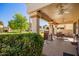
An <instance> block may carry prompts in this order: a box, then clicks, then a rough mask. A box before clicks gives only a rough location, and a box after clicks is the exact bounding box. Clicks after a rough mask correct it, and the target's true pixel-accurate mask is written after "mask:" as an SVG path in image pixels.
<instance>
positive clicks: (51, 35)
mask: <svg viewBox="0 0 79 59" xmlns="http://www.w3.org/2000/svg"><path fill="white" fill-rule="evenodd" d="M53 35H54V28H53V24H52V23H50V22H49V37H50V39H53V38H52V37H53Z"/></svg>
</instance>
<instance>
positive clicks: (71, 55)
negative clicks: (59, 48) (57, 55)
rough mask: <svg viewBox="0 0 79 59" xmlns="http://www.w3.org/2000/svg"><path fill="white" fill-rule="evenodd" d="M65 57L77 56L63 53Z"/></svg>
mask: <svg viewBox="0 0 79 59" xmlns="http://www.w3.org/2000/svg"><path fill="white" fill-rule="evenodd" d="M63 56H75V55H73V54H70V53H66V52H63Z"/></svg>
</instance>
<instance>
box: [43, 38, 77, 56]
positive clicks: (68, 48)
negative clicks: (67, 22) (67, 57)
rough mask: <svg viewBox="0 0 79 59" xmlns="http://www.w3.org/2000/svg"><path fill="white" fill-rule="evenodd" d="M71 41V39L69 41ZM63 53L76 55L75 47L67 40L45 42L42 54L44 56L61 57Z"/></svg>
mask: <svg viewBox="0 0 79 59" xmlns="http://www.w3.org/2000/svg"><path fill="white" fill-rule="evenodd" d="M71 40H72V39H71ZM63 52H66V53H69V54H73V55H77V52H76V46H75V45H72V44H71V42H69V41H67V40H61V39H56V40H53V41H50V40H45V41H44V46H43V54H44V55H46V56H63Z"/></svg>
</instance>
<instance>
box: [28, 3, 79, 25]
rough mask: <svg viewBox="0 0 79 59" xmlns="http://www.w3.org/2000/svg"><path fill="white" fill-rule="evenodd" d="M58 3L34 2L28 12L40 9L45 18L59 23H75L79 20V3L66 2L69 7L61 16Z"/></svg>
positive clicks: (66, 6) (39, 11)
mask: <svg viewBox="0 0 79 59" xmlns="http://www.w3.org/2000/svg"><path fill="white" fill-rule="evenodd" d="M58 5H59V4H56V3H52V4H49V3H45V4H42V3H37V4H36V3H34V4H30V5H29V6H28V13H29V14H30V13H32V12H34V11H38V13H39V14H40V15H41V16H42V18H44V19H45V20H47V21H49V22H53V23H58V24H64V23H65V24H67V23H74V22H76V21H77V20H78V17H79V4H64V5H65V7H64V8H66V9H67V12H66V14H63V16H60V15H59V14H57V13H58V11H57V10H58Z"/></svg>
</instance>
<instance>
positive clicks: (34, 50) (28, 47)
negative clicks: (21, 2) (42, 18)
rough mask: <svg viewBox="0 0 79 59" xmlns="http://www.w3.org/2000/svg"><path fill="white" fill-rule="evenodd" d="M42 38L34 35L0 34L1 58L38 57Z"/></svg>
mask: <svg viewBox="0 0 79 59" xmlns="http://www.w3.org/2000/svg"><path fill="white" fill-rule="evenodd" d="M42 48H43V38H42V37H41V36H40V35H39V34H36V33H21V34H16V33H15V34H1V35H0V55H1V56H40V55H41V54H42Z"/></svg>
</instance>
